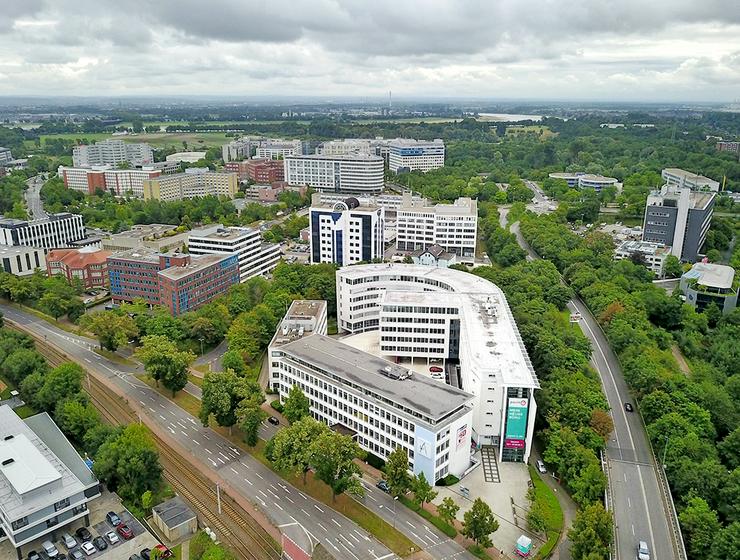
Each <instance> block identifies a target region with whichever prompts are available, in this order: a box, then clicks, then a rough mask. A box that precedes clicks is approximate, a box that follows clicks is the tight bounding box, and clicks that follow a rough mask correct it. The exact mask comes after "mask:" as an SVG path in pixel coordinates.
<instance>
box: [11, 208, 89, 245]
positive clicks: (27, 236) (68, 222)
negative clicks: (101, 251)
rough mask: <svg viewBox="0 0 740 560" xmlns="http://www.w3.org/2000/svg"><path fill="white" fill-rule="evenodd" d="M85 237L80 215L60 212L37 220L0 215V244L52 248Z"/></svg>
mask: <svg viewBox="0 0 740 560" xmlns="http://www.w3.org/2000/svg"><path fill="white" fill-rule="evenodd" d="M84 238H85V226H84V225H82V216H80V215H79V214H70V213H69V212H60V213H59V214H49V215H48V216H47V217H46V218H41V219H39V220H30V221H28V220H16V219H14V218H3V217H2V216H0V245H25V246H26V247H41V248H43V249H54V248H57V247H68V246H69V244H70V243H72V242H73V241H79V240H81V239H84Z"/></svg>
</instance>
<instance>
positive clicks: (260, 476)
mask: <svg viewBox="0 0 740 560" xmlns="http://www.w3.org/2000/svg"><path fill="white" fill-rule="evenodd" d="M254 474H256V475H257V476H258V477H259V478H260V479H261V480H265V479H264V478H263V477H262V475H261V474H260V473H254Z"/></svg>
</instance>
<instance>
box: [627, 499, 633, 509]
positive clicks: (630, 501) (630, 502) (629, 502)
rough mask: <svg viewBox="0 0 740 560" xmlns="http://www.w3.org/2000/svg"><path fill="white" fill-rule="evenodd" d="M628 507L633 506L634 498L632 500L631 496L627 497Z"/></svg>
mask: <svg viewBox="0 0 740 560" xmlns="http://www.w3.org/2000/svg"><path fill="white" fill-rule="evenodd" d="M627 507H630V508H631V507H632V500H630V499H629V498H627Z"/></svg>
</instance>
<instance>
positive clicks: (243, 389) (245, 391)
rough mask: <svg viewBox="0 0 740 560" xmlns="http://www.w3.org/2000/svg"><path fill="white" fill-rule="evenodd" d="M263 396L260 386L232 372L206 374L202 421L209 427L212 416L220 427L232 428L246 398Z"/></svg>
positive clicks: (201, 412) (201, 409)
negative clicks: (238, 410)
mask: <svg viewBox="0 0 740 560" xmlns="http://www.w3.org/2000/svg"><path fill="white" fill-rule="evenodd" d="M256 394H261V390H260V388H259V385H257V383H255V382H253V381H247V380H246V379H244V378H243V377H239V376H238V375H237V374H236V373H234V372H233V371H232V370H228V369H227V370H226V371H224V372H219V373H206V375H205V378H204V379H203V396H202V398H201V405H200V421H201V422H202V423H203V426H208V421H209V418H210V416H211V415H213V416H214V418H215V419H216V422H217V423H218V425H219V426H224V427H228V428H229V434H230V433H231V428H232V426H233V425H234V424H236V421H237V417H236V410H237V408H238V407H239V404H240V403H241V402H242V401H243V400H244V399H246V398H250V397H252V396H253V395H256Z"/></svg>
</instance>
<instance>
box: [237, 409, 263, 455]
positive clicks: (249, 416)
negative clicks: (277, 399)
mask: <svg viewBox="0 0 740 560" xmlns="http://www.w3.org/2000/svg"><path fill="white" fill-rule="evenodd" d="M236 414H237V419H238V421H239V427H240V428H241V430H242V433H243V434H244V442H245V443H246V444H247V445H249V446H250V447H254V446H255V445H257V442H258V441H259V427H260V424H261V423H262V421H263V420H264V419H265V418H267V413H266V412H265V411H264V410H262V409H261V408H260V406H259V404H257V403H255V402H253V401H250V400H248V399H245V400H243V401H242V402H241V403H240V404H239V407H238V408H237V413H236Z"/></svg>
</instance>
